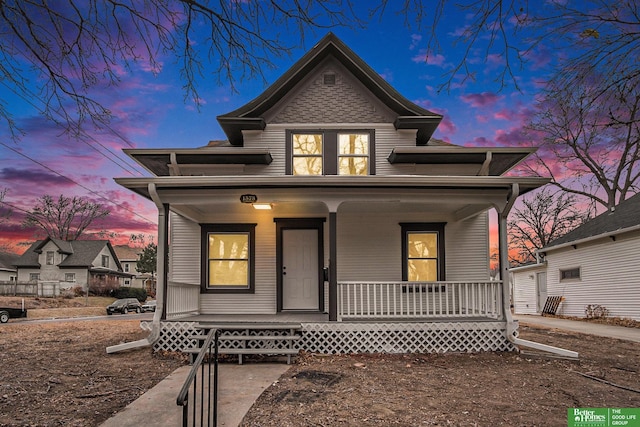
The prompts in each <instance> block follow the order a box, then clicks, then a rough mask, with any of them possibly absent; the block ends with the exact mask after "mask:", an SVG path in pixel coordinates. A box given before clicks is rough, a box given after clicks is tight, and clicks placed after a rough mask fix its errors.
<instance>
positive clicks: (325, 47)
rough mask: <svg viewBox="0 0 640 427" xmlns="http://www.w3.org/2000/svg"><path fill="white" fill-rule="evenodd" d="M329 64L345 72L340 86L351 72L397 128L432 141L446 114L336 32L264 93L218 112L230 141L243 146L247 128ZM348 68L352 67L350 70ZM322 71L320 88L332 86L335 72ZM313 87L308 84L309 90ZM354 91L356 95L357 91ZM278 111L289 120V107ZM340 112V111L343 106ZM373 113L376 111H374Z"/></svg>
mask: <svg viewBox="0 0 640 427" xmlns="http://www.w3.org/2000/svg"><path fill="white" fill-rule="evenodd" d="M327 64H330V65H332V66H333V67H334V68H335V69H336V70H340V71H341V72H342V78H343V80H341V77H340V76H339V75H337V74H334V75H335V81H334V82H333V84H334V85H336V84H338V85H341V86H339V87H345V85H346V84H347V80H346V79H347V77H346V76H347V74H350V75H351V76H353V79H352V81H357V82H359V83H358V84H359V85H362V87H364V88H366V89H367V91H368V92H369V93H370V94H371V95H372V97H374V98H375V99H377V101H376V102H377V103H379V104H382V105H384V106H385V107H386V109H387V110H388V113H389V114H391V115H392V116H393V117H391V118H392V119H393V120H390V121H391V122H392V123H393V124H394V126H395V128H396V129H415V130H416V131H417V132H416V145H426V144H427V143H428V141H429V139H430V138H431V136H432V135H433V133H434V132H435V130H436V128H437V126H438V124H439V123H440V121H441V120H442V116H441V115H439V114H436V113H433V112H431V111H428V110H426V109H424V108H422V107H420V106H418V105H416V104H414V103H412V102H411V101H409V100H407V99H406V98H405V97H403V96H402V95H400V93H399V92H397V91H396V90H395V89H394V88H393V87H391V85H389V83H387V82H386V81H385V80H384V79H383V78H382V77H381V76H380V75H379V74H378V73H376V72H375V71H374V70H373V69H372V68H371V67H370V66H369V65H367V63H365V62H364V61H363V60H362V59H361V58H360V57H359V56H358V55H356V54H355V53H354V52H353V51H352V50H351V49H350V48H349V47H347V46H346V45H345V44H344V43H343V42H342V41H341V40H340V39H338V37H336V36H335V35H334V34H333V33H329V34H327V35H326V36H325V37H324V38H323V39H322V40H320V42H318V44H316V45H315V46H314V47H313V48H312V49H311V50H310V51H309V52H307V53H306V54H305V55H304V56H303V57H302V58H301V59H300V60H298V61H297V62H296V63H295V64H294V65H293V66H292V67H291V68H290V69H289V70H288V71H287V72H285V73H284V74H283V75H282V76H281V77H280V78H279V79H278V80H276V81H275V82H274V83H273V84H272V85H271V86H269V88H267V90H265V91H264V92H263V93H262V94H261V95H260V96H258V97H257V98H255V99H254V100H252V101H251V102H249V103H247V104H245V105H244V106H242V107H240V108H238V109H237V110H235V111H232V112H230V113H227V114H223V115H220V116H218V122H219V123H220V126H221V127H222V129H223V130H224V132H225V134H226V135H227V137H228V139H229V142H230V143H231V144H232V145H234V146H242V145H243V144H244V137H243V134H242V132H243V131H248V130H263V129H264V128H265V127H266V123H267V121H266V119H265V116H268V115H269V112H270V111H271V110H272V109H274V107H276V110H277V109H278V108H277V107H278V105H279V104H280V105H281V101H282V100H283V98H286V97H287V96H288V95H289V94H291V93H296V92H297V90H296V88H297V87H298V86H299V85H300V84H301V83H303V82H308V81H309V80H312V81H314V82H315V79H314V78H313V77H311V78H310V76H314V75H317V73H318V69H323V67H327ZM344 71H348V73H345V72H344ZM321 74H322V86H320V85H318V87H317V88H316V90H322V89H323V88H324V89H326V90H328V89H327V86H329V85H330V84H331V78H332V77H331V75H332V73H331V72H330V71H329V72H323V73H321ZM325 76H326V77H325ZM325 79H326V80H325ZM312 89H313V88H311V87H307V90H312ZM352 95H355V93H353V94H352ZM338 102H339V100H338ZM278 112H279V113H280V115H278V114H275V116H273V119H274V120H278V119H280V120H289V119H287V115H286V108H283V109H281V110H279V111H278ZM336 113H339V110H337V111H336ZM371 113H372V114H373V113H374V111H372V112H371ZM332 114H333V113H332ZM385 121H387V120H385ZM320 123H322V121H320Z"/></svg>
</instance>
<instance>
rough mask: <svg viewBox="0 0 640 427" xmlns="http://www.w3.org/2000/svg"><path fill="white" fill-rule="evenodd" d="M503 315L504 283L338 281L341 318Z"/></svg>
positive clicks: (492, 317) (339, 317) (494, 317)
mask: <svg viewBox="0 0 640 427" xmlns="http://www.w3.org/2000/svg"><path fill="white" fill-rule="evenodd" d="M478 317H481V318H489V319H499V318H501V317H502V282H501V281H488V282H339V283H338V321H341V320H343V319H344V320H349V319H375V318H384V319H408V318H411V319H429V318H431V319H433V318H478Z"/></svg>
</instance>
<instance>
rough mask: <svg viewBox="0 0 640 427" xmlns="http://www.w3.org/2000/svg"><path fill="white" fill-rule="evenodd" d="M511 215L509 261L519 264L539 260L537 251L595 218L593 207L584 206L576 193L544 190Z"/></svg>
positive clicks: (587, 204)
mask: <svg viewBox="0 0 640 427" xmlns="http://www.w3.org/2000/svg"><path fill="white" fill-rule="evenodd" d="M521 204H522V205H521V206H518V207H516V208H514V210H513V211H512V212H511V214H510V215H509V221H508V223H507V229H508V234H509V249H510V250H509V258H510V263H511V264H515V265H521V264H526V263H528V262H532V261H535V259H536V256H535V251H536V250H537V249H540V248H543V247H544V246H546V245H547V244H548V243H550V242H552V241H553V240H555V239H557V238H559V237H561V236H563V235H565V234H566V233H568V232H569V231H571V230H573V229H574V228H576V227H578V226H579V225H582V224H583V223H584V222H585V221H587V220H588V219H590V218H591V217H592V216H593V205H592V204H589V203H588V202H587V203H586V206H582V207H581V206H580V204H579V203H578V198H577V196H576V195H574V194H570V193H566V192H564V191H556V192H553V191H552V190H551V189H550V187H544V188H542V189H541V190H539V191H537V192H536V193H535V194H534V195H532V196H525V197H523V198H522V199H521Z"/></svg>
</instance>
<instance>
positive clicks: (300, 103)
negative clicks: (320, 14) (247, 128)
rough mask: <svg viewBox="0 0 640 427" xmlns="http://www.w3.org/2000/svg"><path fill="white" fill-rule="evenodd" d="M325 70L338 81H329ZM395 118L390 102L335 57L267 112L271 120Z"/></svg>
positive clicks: (376, 120)
mask: <svg viewBox="0 0 640 427" xmlns="http://www.w3.org/2000/svg"><path fill="white" fill-rule="evenodd" d="M325 74H333V75H335V84H325V83H324V78H323V76H324V75H325ZM269 116H271V117H269ZM392 120H393V116H392V115H391V113H390V111H389V109H388V108H387V107H386V106H384V105H383V104H382V103H381V102H380V101H378V99H377V98H375V97H374V96H372V95H371V93H370V92H369V91H368V90H367V89H366V88H365V87H364V86H363V85H362V84H361V83H360V82H359V81H358V80H356V79H355V78H353V76H352V74H351V73H350V72H349V71H347V70H346V69H345V68H344V67H343V66H342V65H340V64H339V63H337V62H336V61H331V60H329V61H327V62H325V64H323V66H320V67H318V68H317V70H316V71H315V72H313V73H311V74H310V75H309V76H308V77H307V78H305V79H304V80H303V81H302V82H301V83H300V84H299V85H298V87H296V89H295V90H293V91H292V92H291V93H290V94H289V95H288V96H287V97H285V98H284V99H283V100H282V102H281V103H280V105H279V106H276V107H275V108H274V111H272V112H270V113H269V115H268V116H267V121H268V122H270V123H382V122H391V121H392Z"/></svg>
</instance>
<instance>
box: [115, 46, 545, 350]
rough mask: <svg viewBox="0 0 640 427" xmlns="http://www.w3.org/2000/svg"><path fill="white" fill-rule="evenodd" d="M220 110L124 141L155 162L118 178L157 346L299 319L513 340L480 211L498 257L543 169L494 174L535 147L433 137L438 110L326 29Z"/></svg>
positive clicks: (505, 292) (456, 341) (347, 330)
mask: <svg viewBox="0 0 640 427" xmlns="http://www.w3.org/2000/svg"><path fill="white" fill-rule="evenodd" d="M217 119H218V122H219V123H220V125H221V127H222V129H223V131H224V132H225V133H226V135H227V137H228V140H227V141H213V142H211V143H209V144H208V145H207V146H204V147H200V148H176V149H172V148H163V149H127V150H125V152H126V153H127V154H128V155H129V156H131V157H132V158H133V159H134V160H135V161H137V162H138V163H139V164H141V165H142V166H143V167H144V168H145V169H146V170H148V171H149V172H150V173H152V174H153V176H151V177H140V178H117V179H116V181H117V182H118V183H119V184H120V185H122V186H124V187H126V188H128V189H130V190H132V191H134V192H136V193H138V194H140V195H142V196H143V197H145V198H147V199H149V200H152V201H153V202H155V204H156V206H157V207H158V220H159V221H158V223H159V229H158V233H159V234H158V260H159V261H160V260H163V259H167V263H166V264H164V263H162V262H159V263H158V304H159V305H158V307H159V310H158V312H157V313H156V315H157V316H159V318H156V320H157V322H160V321H161V326H160V327H161V332H160V338H159V340H158V342H157V343H156V345H157V346H158V345H160V346H161V345H163V343H168V345H170V346H172V347H167V348H171V349H175V348H176V347H180V346H181V345H182V344H178V343H179V342H181V340H182V338H180V337H183V336H188V335H189V334H188V333H185V330H188V329H192V328H193V327H194V325H195V324H196V323H197V322H199V321H203V320H205V319H208V320H211V319H226V320H232V321H236V322H238V321H246V322H250V321H252V320H253V321H255V319H257V318H260V319H263V320H264V319H265V318H268V319H270V321H271V322H278V321H285V320H287V319H288V320H289V321H291V319H292V318H296V319H298V321H299V322H300V324H301V328H302V339H301V341H300V342H301V344H300V345H301V348H304V349H306V350H308V351H319V352H329V353H333V352H378V351H392V352H411V351H416V352H426V351H437V352H442V351H479V350H506V349H510V348H513V347H512V345H511V342H510V336H512V335H513V334H512V332H513V331H512V330H511V329H510V328H512V327H513V324H512V322H511V319H510V310H509V289H508V284H506V283H503V282H501V281H493V280H491V278H490V269H489V215H488V211H489V210H491V209H495V210H496V211H497V213H498V222H499V227H500V230H501V233H500V236H501V237H500V242H501V243H500V247H501V254H502V259H503V260H506V215H507V214H508V212H509V210H510V209H511V207H512V205H513V203H514V201H515V200H516V198H517V197H518V196H519V195H521V194H524V193H526V192H528V191H531V190H533V189H536V188H538V187H539V186H541V185H543V184H545V183H547V182H548V180H547V179H545V178H537V177H516V176H506V175H505V174H506V173H507V172H508V171H509V170H511V169H512V168H513V167H514V166H516V165H517V164H518V163H519V162H521V161H522V160H523V159H525V158H526V157H527V156H528V155H530V154H531V153H532V152H534V151H535V150H534V149H531V148H522V147H513V148H511V147H477V148H476V147H474V148H470V147H461V146H456V145H452V144H448V143H444V142H442V141H438V140H434V139H433V138H432V135H433V133H434V132H435V130H436V128H437V127H438V125H439V123H440V121H441V120H442V116H441V115H439V114H436V113H433V112H430V111H428V110H425V109H424V108H422V107H420V106H418V105H416V104H414V103H413V102H411V101H409V100H407V99H406V98H405V97H403V96H402V95H401V94H400V93H398V92H397V91H396V90H395V89H393V88H392V87H391V86H390V85H389V84H388V83H387V82H386V81H385V80H384V79H383V78H382V77H380V75H379V74H378V73H376V72H375V71H374V70H373V69H371V67H369V66H368V65H367V64H366V63H365V62H364V61H363V60H362V59H361V58H359V57H358V56H357V55H356V54H355V53H354V52H353V51H351V50H350V49H349V48H348V47H347V46H346V45H344V43H343V42H342V41H340V40H339V39H338V38H337V37H335V36H334V35H333V34H328V35H327V36H326V37H324V38H323V39H322V40H321V41H320V42H319V43H318V44H317V45H316V46H314V47H313V49H312V50H311V51H309V52H308V53H307V54H305V55H304V56H303V57H302V58H301V59H300V60H299V61H297V62H296V63H295V64H294V65H293V67H292V68H291V69H289V70H288V71H286V72H285V73H284V74H283V75H282V77H281V78H279V79H278V80H277V81H276V82H274V83H273V84H272V85H271V86H270V87H269V88H268V89H266V90H265V92H264V93H262V94H261V95H260V96H258V97H257V98H256V99H254V100H253V101H251V102H249V103H248V104H246V105H244V106H240V107H239V108H238V109H236V110H235V111H232V112H231V113H228V114H224V115H222V116H219V117H218V118H217ZM169 242H170V246H169ZM501 265H502V266H503V274H502V275H501V277H505V276H506V271H507V270H506V262H503V263H501ZM160 308H162V309H160ZM155 324H156V323H155V322H154V325H155ZM154 327H155V326H154ZM171 334H173V337H171V336H170V335H171ZM158 343H160V344H158ZM185 345H186V344H185Z"/></svg>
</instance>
